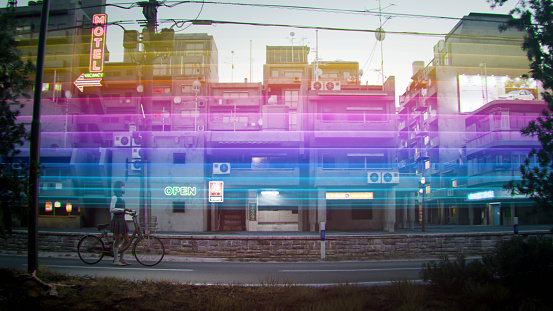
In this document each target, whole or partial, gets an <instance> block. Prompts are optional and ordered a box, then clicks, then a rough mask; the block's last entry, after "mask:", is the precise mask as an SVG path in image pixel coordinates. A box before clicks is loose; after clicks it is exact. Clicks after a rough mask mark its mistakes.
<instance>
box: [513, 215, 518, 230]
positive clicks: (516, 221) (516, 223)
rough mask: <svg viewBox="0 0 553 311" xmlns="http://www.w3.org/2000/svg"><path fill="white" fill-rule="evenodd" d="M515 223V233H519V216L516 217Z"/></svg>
mask: <svg viewBox="0 0 553 311" xmlns="http://www.w3.org/2000/svg"><path fill="white" fill-rule="evenodd" d="M514 224H515V228H514V230H515V234H518V217H515V219H514Z"/></svg>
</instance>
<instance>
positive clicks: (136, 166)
mask: <svg viewBox="0 0 553 311" xmlns="http://www.w3.org/2000/svg"><path fill="white" fill-rule="evenodd" d="M143 167H144V162H142V159H132V161H131V170H133V171H140V170H142V168H143Z"/></svg>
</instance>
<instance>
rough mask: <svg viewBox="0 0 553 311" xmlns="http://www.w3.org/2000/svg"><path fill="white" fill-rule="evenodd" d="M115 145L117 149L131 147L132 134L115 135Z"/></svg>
mask: <svg viewBox="0 0 553 311" xmlns="http://www.w3.org/2000/svg"><path fill="white" fill-rule="evenodd" d="M113 145H114V146H115V147H130V145H131V134H130V133H118V134H113Z"/></svg>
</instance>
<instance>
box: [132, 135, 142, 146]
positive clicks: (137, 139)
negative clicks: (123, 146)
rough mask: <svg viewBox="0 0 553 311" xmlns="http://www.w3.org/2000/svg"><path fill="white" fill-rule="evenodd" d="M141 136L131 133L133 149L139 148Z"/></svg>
mask: <svg viewBox="0 0 553 311" xmlns="http://www.w3.org/2000/svg"><path fill="white" fill-rule="evenodd" d="M142 141H143V139H142V134H139V133H133V134H132V146H133V147H140V146H142Z"/></svg>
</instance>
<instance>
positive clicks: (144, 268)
mask: <svg viewBox="0 0 553 311" xmlns="http://www.w3.org/2000/svg"><path fill="white" fill-rule="evenodd" d="M48 267H51V268H72V269H105V270H149V271H180V272H192V271H194V270H193V269H160V268H156V269H154V268H148V267H143V268H129V267H117V266H113V267H92V266H90V267H89V266H84V267H83V266H62V265H48Z"/></svg>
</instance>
